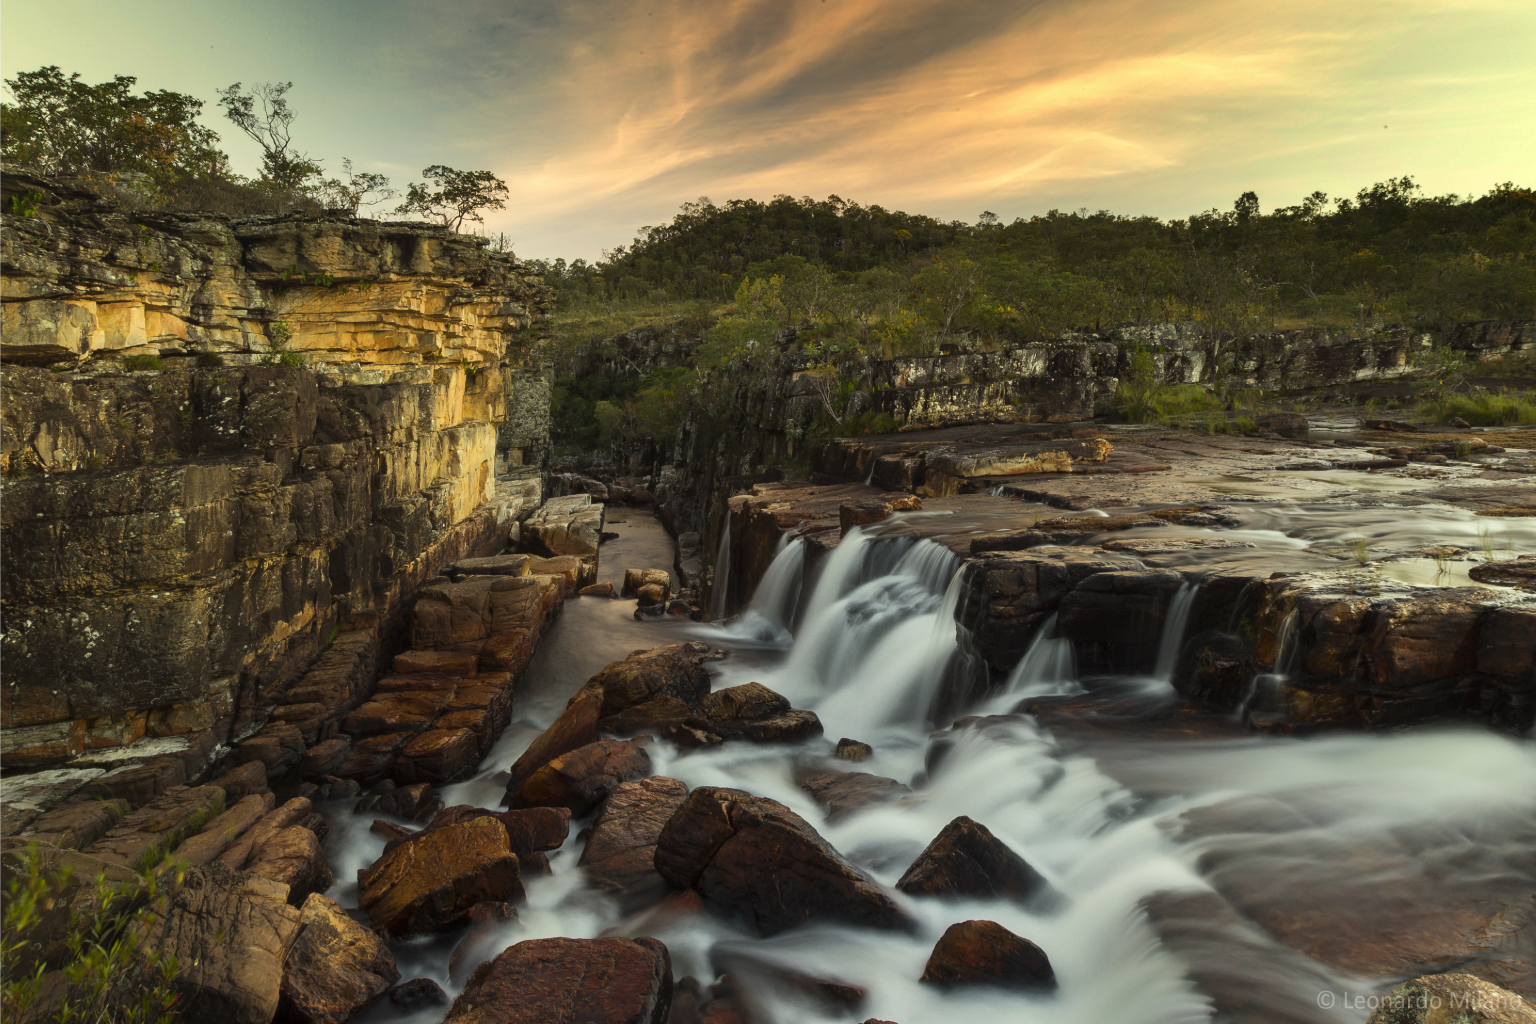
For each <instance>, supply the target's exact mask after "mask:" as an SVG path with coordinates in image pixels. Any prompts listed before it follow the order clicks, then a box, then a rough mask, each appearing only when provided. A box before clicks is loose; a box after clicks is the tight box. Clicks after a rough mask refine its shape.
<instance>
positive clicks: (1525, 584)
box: [1467, 555, 1536, 591]
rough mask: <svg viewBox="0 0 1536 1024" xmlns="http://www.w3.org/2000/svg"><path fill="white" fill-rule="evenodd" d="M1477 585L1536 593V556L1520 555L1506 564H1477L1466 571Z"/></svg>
mask: <svg viewBox="0 0 1536 1024" xmlns="http://www.w3.org/2000/svg"><path fill="white" fill-rule="evenodd" d="M1467 575H1468V576H1470V577H1471V578H1472V579H1474V580H1477V582H1479V583H1492V584H1494V585H1495V586H1499V587H1518V588H1519V589H1521V590H1531V591H1536V555H1521V556H1520V557H1519V558H1516V559H1514V560H1512V561H1508V562H1479V563H1478V564H1477V565H1474V566H1473V567H1472V568H1470V569H1468V570H1467Z"/></svg>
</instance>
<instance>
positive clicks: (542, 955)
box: [444, 938, 672, 1024]
mask: <svg viewBox="0 0 1536 1024" xmlns="http://www.w3.org/2000/svg"><path fill="white" fill-rule="evenodd" d="M671 1006H672V959H671V957H670V956H669V955H668V953H667V947H666V946H664V945H662V944H661V943H660V942H658V941H657V940H656V939H617V938H615V939H530V940H528V941H526V942H519V943H517V944H516V945H515V946H510V947H508V948H507V949H506V950H505V951H504V952H503V953H502V954H501V955H500V956H498V957H497V958H496V959H494V960H492V961H490V962H489V963H485V964H482V965H481V966H480V967H479V968H478V969H477V970H476V971H475V973H474V974H473V975H471V977H470V979H469V982H468V983H467V984H466V985H465V986H464V991H463V992H462V993H460V995H459V997H458V998H457V999H455V1000H454V1001H453V1007H452V1008H451V1009H450V1010H449V1011H448V1016H447V1017H445V1018H444V1024H666V1021H667V1015H668V1011H669V1010H670V1009H671Z"/></svg>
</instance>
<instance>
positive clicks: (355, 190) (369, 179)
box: [319, 159, 400, 217]
mask: <svg viewBox="0 0 1536 1024" xmlns="http://www.w3.org/2000/svg"><path fill="white" fill-rule="evenodd" d="M341 169H342V172H343V173H344V174H346V176H347V180H346V181H342V180H341V179H339V178H327V179H326V180H325V181H322V182H321V183H320V187H319V192H320V198H321V200H322V201H323V202H324V203H325V204H326V205H327V206H332V207H336V208H338V209H344V210H347V211H349V212H350V213H351V214H352V216H354V217H356V216H357V211H358V210H359V209H360V208H362V207H364V206H377V205H379V204H380V203H383V202H387V201H388V200H391V199H393V198H395V196H397V195H399V194H400V193H398V192H396V191H395V190H394V189H392V188H390V187H389V179H388V178H386V177H385V176H384V175H382V174H375V173H373V172H372V171H354V170H353V169H352V161H351V160H347V159H343V160H342V161H341ZM375 194H377V195H378V198H377V199H369V198H368V197H369V196H371V195H375Z"/></svg>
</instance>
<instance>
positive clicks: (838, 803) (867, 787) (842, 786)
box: [796, 772, 912, 824]
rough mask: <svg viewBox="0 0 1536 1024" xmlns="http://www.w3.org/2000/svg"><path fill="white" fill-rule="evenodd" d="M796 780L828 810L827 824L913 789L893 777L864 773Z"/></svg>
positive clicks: (840, 773)
mask: <svg viewBox="0 0 1536 1024" xmlns="http://www.w3.org/2000/svg"><path fill="white" fill-rule="evenodd" d="M796 781H797V782H798V783H799V785H800V788H801V789H803V790H805V791H806V792H807V793H809V794H811V796H812V797H813V798H815V800H816V802H817V803H818V804H820V805H821V806H822V809H823V810H825V811H826V812H827V823H828V824H836V823H837V822H839V821H842V820H843V819H844V818H846V817H848V815H850V814H852V813H854V812H855V811H860V810H863V809H864V808H865V807H869V806H871V805H873V804H883V803H888V802H889V801H891V800H896V799H899V798H900V797H903V796H907V795H910V794H911V792H912V790H910V789H908V788H907V787H906V786H905V785H903V784H902V783H900V782H897V781H896V780H895V779H887V778H885V777H883V776H880V775H870V774H868V773H867V772H816V773H814V774H811V775H805V776H802V777H801V778H799V779H797V780H796Z"/></svg>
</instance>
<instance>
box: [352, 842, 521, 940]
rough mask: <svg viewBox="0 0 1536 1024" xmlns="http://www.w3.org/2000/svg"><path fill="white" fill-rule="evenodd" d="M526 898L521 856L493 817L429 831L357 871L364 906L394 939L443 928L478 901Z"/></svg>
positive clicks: (378, 928)
mask: <svg viewBox="0 0 1536 1024" xmlns="http://www.w3.org/2000/svg"><path fill="white" fill-rule="evenodd" d="M522 898H523V884H522V881H521V879H520V878H519V877H518V862H517V855H516V854H515V853H513V852H512V847H511V844H510V842H509V841H508V838H507V830H506V827H505V826H503V825H502V823H501V822H499V821H497V820H496V819H495V818H491V817H479V818H474V819H472V820H470V821H465V822H460V823H459V824H456V825H449V826H447V827H445V828H440V829H436V830H434V831H431V832H427V833H424V834H423V835H421V836H420V837H419V838H416V839H413V840H411V841H410V842H406V843H401V844H400V845H399V846H397V847H395V848H394V849H393V850H390V851H389V852H388V853H386V854H384V856H382V857H380V858H379V859H378V861H376V862H375V863H374V864H373V866H372V867H369V868H366V869H364V870H363V871H361V872H359V873H358V902H359V905H360V906H361V907H362V909H363V910H365V911H367V912H368V916H369V919H370V920H372V922H373V927H374V930H375V931H378V932H380V933H381V934H383V935H386V936H391V937H399V936H405V935H415V934H421V933H426V932H437V931H442V930H443V929H445V928H450V927H452V926H453V925H456V924H458V923H459V922H460V921H462V920H464V918H465V916H466V915H467V914H468V913H469V909H470V908H471V907H473V906H474V905H475V904H476V903H483V902H485V901H488V900H489V901H493V902H519V901H521V900H522Z"/></svg>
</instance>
